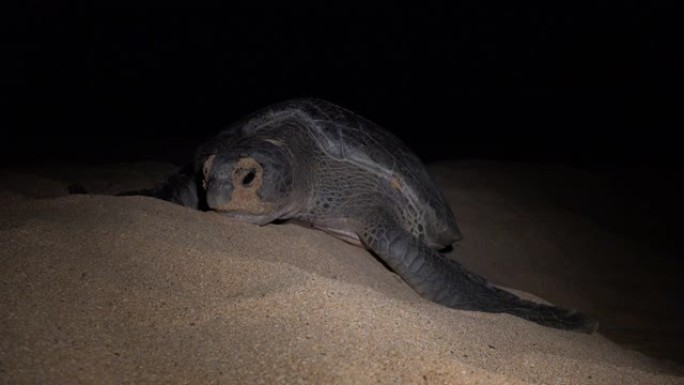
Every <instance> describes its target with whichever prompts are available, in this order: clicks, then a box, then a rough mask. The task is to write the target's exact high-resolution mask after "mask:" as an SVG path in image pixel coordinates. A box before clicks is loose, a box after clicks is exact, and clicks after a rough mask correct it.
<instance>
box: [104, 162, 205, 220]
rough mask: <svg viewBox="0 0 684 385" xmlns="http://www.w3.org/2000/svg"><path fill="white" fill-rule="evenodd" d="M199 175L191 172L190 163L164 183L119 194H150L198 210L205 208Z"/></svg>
mask: <svg viewBox="0 0 684 385" xmlns="http://www.w3.org/2000/svg"><path fill="white" fill-rule="evenodd" d="M198 177H199V176H198V175H197V174H196V173H194V172H193V170H192V167H191V165H190V166H186V167H184V168H183V169H181V171H180V172H178V173H177V174H173V175H171V176H170V177H169V178H168V179H167V180H166V182H164V184H162V185H160V186H157V187H155V188H151V189H147V190H136V191H126V192H123V193H120V194H117V195H119V196H131V195H142V196H150V197H155V198H159V199H163V200H165V201H169V202H173V203H176V204H179V205H181V206H186V207H191V208H194V209H198V210H205V209H206V202H205V201H204V197H203V196H202V195H201V194H199V191H198V189H199V187H198V185H199V181H198V180H197V178H198Z"/></svg>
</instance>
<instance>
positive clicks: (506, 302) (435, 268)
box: [359, 214, 598, 333]
mask: <svg viewBox="0 0 684 385" xmlns="http://www.w3.org/2000/svg"><path fill="white" fill-rule="evenodd" d="M370 217H372V218H373V219H372V223H368V224H367V225H366V226H364V228H362V229H361V231H359V236H360V237H361V239H362V241H363V242H364V243H365V244H366V245H367V246H368V247H369V248H370V249H372V250H373V251H374V252H375V253H376V254H378V255H379V256H380V257H381V258H382V259H383V260H384V261H385V262H386V263H387V264H388V265H389V266H390V267H391V268H392V269H393V270H394V271H395V272H396V273H397V274H399V275H400V276H401V277H402V278H403V279H404V280H405V281H406V282H407V283H408V284H409V285H410V286H411V287H412V288H413V289H414V290H415V291H416V292H418V293H419V294H420V295H422V296H423V297H425V298H427V299H430V300H432V301H434V302H437V303H439V304H441V305H444V306H448V307H451V308H455V309H463V310H477V311H484V312H493V313H509V314H513V315H515V316H518V317H521V318H523V319H526V320H530V321H533V322H536V323H538V324H541V325H545V326H550V327H554V328H558V329H566V330H575V331H581V332H587V333H591V332H594V331H596V329H597V328H598V322H596V320H594V319H592V318H590V317H587V316H585V315H583V314H581V313H579V312H577V311H575V310H567V309H563V308H559V307H555V306H549V305H542V304H538V303H534V302H532V301H526V300H523V299H521V298H519V297H517V296H515V295H513V294H511V293H509V292H507V291H504V290H501V289H499V288H497V287H495V286H493V285H492V284H490V283H489V282H487V281H486V280H485V279H484V278H482V277H480V276H478V275H475V274H473V273H471V272H469V271H467V270H466V269H465V268H464V267H463V266H462V265H461V264H459V263H458V262H455V261H452V260H450V259H448V258H446V257H444V256H443V255H441V254H439V253H438V252H437V251H435V250H433V249H431V248H429V247H427V246H426V245H424V244H423V243H421V242H419V241H418V240H416V239H415V238H414V237H413V236H411V235H410V234H409V233H407V232H406V231H404V230H403V229H402V228H401V227H400V226H399V225H398V224H397V223H396V222H395V221H394V220H392V219H391V217H390V216H389V215H385V214H378V215H375V216H370Z"/></svg>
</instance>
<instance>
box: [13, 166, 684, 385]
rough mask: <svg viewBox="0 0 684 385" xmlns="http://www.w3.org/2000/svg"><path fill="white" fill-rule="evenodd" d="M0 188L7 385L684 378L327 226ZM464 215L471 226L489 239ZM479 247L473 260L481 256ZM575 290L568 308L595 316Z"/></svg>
mask: <svg viewBox="0 0 684 385" xmlns="http://www.w3.org/2000/svg"><path fill="white" fill-rule="evenodd" d="M58 179H59V178H58ZM18 184H22V186H23V187H22V188H18V186H17V185H18ZM0 185H1V186H2V187H3V189H0V218H2V219H1V221H0V244H1V245H2V251H0V256H1V257H0V281H1V282H2V285H3V295H2V297H1V299H0V314H1V317H2V319H1V321H0V337H1V339H0V382H2V383H63V384H67V383H68V384H71V383H93V384H110V383H111V384H122V383H178V384H183V383H196V384H206V383H245V384H275V383H283V384H292V383H350V384H359V383H411V384H413V383H430V384H432V383H447V384H454V383H458V384H471V383H472V384H476V383H479V384H516V383H554V384H555V383H562V384H580V383H581V384H592V383H596V384H606V383H620V384H676V383H684V379H683V378H682V377H678V376H677V375H676V373H675V372H674V370H673V369H672V368H669V369H668V368H666V367H665V366H664V365H662V364H661V363H659V362H658V361H655V360H653V359H650V358H648V357H646V356H644V355H642V354H640V353H636V352H631V351H627V350H625V349H624V348H622V347H620V346H618V345H616V344H615V343H613V342H611V341H609V340H608V339H606V338H604V337H603V336H601V335H599V334H594V335H585V334H579V333H572V332H563V331H559V330H554V329H550V328H545V327H542V326H538V325H536V324H533V323H530V322H526V321H523V320H521V319H518V318H515V317H512V316H509V315H498V314H485V313H477V312H464V311H457V310H452V309H447V308H443V307H440V306H438V305H435V304H432V303H430V302H427V301H425V300H423V299H421V298H419V297H418V296H417V295H416V294H415V293H414V292H413V291H412V290H411V289H410V288H409V287H408V286H407V285H406V284H404V283H403V282H402V281H401V280H400V279H399V278H398V277H397V276H396V275H394V274H393V273H392V272H390V271H388V270H387V269H386V268H385V267H384V266H383V265H382V264H380V263H379V262H378V261H377V260H375V259H374V258H373V257H372V256H371V255H370V254H368V253H367V252H366V251H364V250H362V249H360V248H356V247H354V246H351V245H348V244H346V243H344V242H341V241H339V240H336V239H334V238H332V237H330V236H329V235H327V234H324V233H322V232H318V231H313V230H310V229H306V228H303V227H299V226H294V225H287V224H286V225H270V226H265V227H257V226H253V225H249V224H244V223H239V222H236V221H233V220H230V219H228V218H225V217H222V216H219V215H217V214H214V213H204V212H197V211H193V210H189V209H187V208H183V207H180V206H176V205H173V204H170V203H167V202H162V201H158V200H155V199H151V198H144V197H111V196H104V195H96V196H86V195H71V196H59V195H63V193H65V191H66V186H67V185H68V183H67V182H64V181H63V179H59V180H56V179H49V178H46V177H45V176H42V177H41V176H36V175H35V174H34V175H32V176H26V175H25V174H22V176H17V174H12V175H9V176H8V175H5V176H4V177H3V179H2V183H1V184H0ZM121 185H122V186H125V185H126V183H125V182H122V183H121ZM26 186H28V187H26ZM35 188H38V189H39V190H41V189H42V191H43V193H41V194H36V193H35ZM452 188H453V187H449V186H447V190H448V191H449V194H451V196H450V199H451V200H452V202H455V203H456V205H464V206H467V205H465V204H464V203H463V201H462V198H463V195H461V196H459V195H458V194H456V195H454V194H455V192H454V191H452V190H450V189H452ZM31 191H33V192H31ZM60 191H61V192H63V193H62V194H60ZM461 208H463V207H461ZM471 209H472V210H473V211H476V210H477V207H472V208H471ZM465 211H466V212H465V217H466V223H469V224H467V225H466V226H465V228H466V229H467V230H464V232H472V231H473V230H474V229H478V227H477V221H475V222H473V220H474V219H473V218H475V217H476V215H475V214H472V217H469V215H471V214H468V210H465ZM502 216H503V217H505V216H506V213H503V214H502ZM480 241H481V240H480V239H479V238H478V237H475V238H474V241H473V243H470V244H464V245H463V246H462V247H458V248H457V249H456V252H457V254H458V252H464V254H465V255H466V256H465V259H466V260H467V262H468V263H470V264H473V261H474V260H475V259H474V258H473V257H472V256H473V254H474V253H476V252H478V250H479V249H478V246H477V245H478V242H480ZM496 242H499V243H500V245H501V246H502V247H506V248H510V244H507V242H509V241H507V240H506V238H505V237H503V238H501V237H500V238H499V241H496V240H495V242H494V243H496ZM530 242H531V241H530ZM541 245H542V246H541V247H544V244H543V242H542V243H541ZM518 247H523V246H518ZM519 251H520V252H521V253H522V251H523V250H519ZM554 255H555V254H554ZM509 258H510V260H504V262H502V265H501V266H504V267H503V268H502V269H504V273H505V269H506V266H507V264H515V263H516V261H515V260H513V258H516V255H515V254H514V255H513V256H509ZM528 258H532V257H528ZM552 262H553V263H556V262H557V261H556V259H554V258H552ZM552 262H548V264H549V266H551V265H552V264H553V263H552ZM517 263H520V262H517ZM526 263H527V262H526ZM488 264H489V262H487V260H485V262H484V263H483V264H482V265H481V266H480V269H479V271H481V272H482V273H483V274H484V273H485V272H487V271H489V269H490V268H491V269H494V267H492V266H489V265H488ZM533 267H534V266H532V268H533ZM563 268H564V266H561V268H560V269H561V270H562V269H563ZM532 270H534V269H532ZM555 270H557V269H556V268H553V267H545V266H541V269H540V270H537V272H539V271H541V272H542V273H543V272H545V271H551V272H553V271H555ZM571 273H572V271H571V272H570V273H568V274H569V275H571ZM519 274H523V273H522V272H521V273H519ZM500 275H503V274H501V272H500ZM534 276H535V275H534V274H532V273H527V275H525V277H527V278H529V279H531V278H532V277H534ZM536 276H538V275H536ZM499 281H500V283H504V284H505V283H507V282H501V281H505V280H499ZM563 282H565V281H563V280H561V283H560V284H557V286H553V285H551V286H552V287H551V288H550V289H551V290H550V291H551V292H554V290H556V291H557V292H560V291H561V290H560V289H564V287H563V285H565V284H564V283H563ZM511 283H513V282H511ZM509 285H510V283H509ZM548 285H549V284H548V283H545V282H542V283H541V284H540V286H539V287H542V288H544V287H547V286H548ZM510 286H515V287H520V285H518V286H516V285H510ZM523 288H524V287H523ZM570 292H572V293H574V294H573V295H575V296H576V297H577V298H576V299H573V295H570V296H568V297H564V300H565V301H566V302H567V303H565V305H572V306H575V307H580V305H582V304H583V303H584V302H582V300H580V299H579V298H582V296H583V295H584V293H583V292H582V291H581V290H578V291H572V290H570ZM535 293H536V294H541V293H544V291H542V290H540V291H537V292H535ZM545 297H546V295H545ZM547 299H550V298H547ZM586 302H587V303H590V302H591V301H589V300H586Z"/></svg>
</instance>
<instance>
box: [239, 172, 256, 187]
mask: <svg viewBox="0 0 684 385" xmlns="http://www.w3.org/2000/svg"><path fill="white" fill-rule="evenodd" d="M255 176H256V170H254V169H252V170H249V172H248V173H247V174H245V176H244V177H243V178H242V185H243V186H249V184H250V183H252V181H253V180H254V177H255Z"/></svg>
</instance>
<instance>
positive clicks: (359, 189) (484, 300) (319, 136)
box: [162, 99, 597, 332]
mask: <svg viewBox="0 0 684 385" xmlns="http://www.w3.org/2000/svg"><path fill="white" fill-rule="evenodd" d="M195 171H196V174H195V175H188V176H186V177H182V176H181V177H176V179H175V181H174V183H173V184H174V186H178V185H179V186H180V187H178V188H175V189H170V188H169V187H168V186H167V187H165V189H164V190H163V191H164V194H162V195H163V198H165V199H169V200H172V201H176V202H177V203H180V204H183V205H186V206H195V207H198V208H201V207H202V206H206V207H207V208H209V209H211V210H214V211H216V212H219V213H222V214H225V215H228V216H230V217H234V218H236V219H239V220H244V221H249V222H253V223H257V224H261V225H263V224H267V223H270V222H272V221H274V220H279V219H280V220H282V219H290V218H295V219H298V220H303V221H306V222H309V223H311V224H312V225H313V226H315V227H317V228H320V229H322V230H326V231H328V232H330V233H332V234H334V235H336V236H338V237H340V238H343V239H345V240H347V241H350V242H354V243H358V244H361V245H363V246H365V247H367V248H368V249H370V250H371V251H373V252H374V253H375V254H377V255H378V256H379V257H380V258H382V259H383V260H384V261H385V262H386V263H387V265H389V267H390V268H392V270H394V271H395V272H396V273H397V274H399V275H400V276H401V277H402V278H403V279H404V280H405V281H406V282H407V283H408V284H409V285H410V286H411V287H412V288H413V289H414V290H416V292H418V293H419V294H420V295H422V296H423V297H425V298H428V299H430V300H432V301H435V302H437V303H439V304H442V305H445V306H448V307H452V308H457V309H466V310H479V311H486V312H505V313H510V314H513V315H516V316H519V317H521V318H524V319H528V320H531V321H534V322H537V323H539V324H542V325H546V326H552V327H556V328H561V329H570V330H577V331H585V332H592V331H594V330H596V328H597V323H596V321H594V320H592V319H590V318H588V317H586V316H584V315H582V314H581V313H578V312H576V311H574V310H566V309H562V308H558V307H554V306H547V305H541V304H536V303H533V302H530V301H525V300H522V299H520V298H518V297H516V296H515V295H513V294H511V293H508V292H506V291H503V290H500V289H498V288H496V287H494V286H492V285H491V284H489V283H488V282H487V281H486V280H485V279H483V278H481V277H479V276H477V275H475V274H473V273H470V272H468V271H467V270H465V269H464V268H463V266H461V265H460V264H459V263H457V262H455V261H452V260H449V259H447V258H445V257H444V256H443V255H441V254H440V253H439V252H437V251H436V250H435V249H439V248H443V247H446V246H448V245H449V244H451V243H453V242H454V241H457V240H459V239H460V237H461V236H460V233H459V231H458V228H457V226H456V221H455V219H454V216H453V214H452V212H451V210H450V209H449V207H448V205H447V203H446V201H445V199H444V197H443V195H442V194H441V192H440V191H439V189H438V188H437V187H436V185H435V183H434V181H433V180H432V178H431V177H430V176H429V175H428V173H427V171H426V170H425V167H424V166H423V164H422V163H421V162H420V160H419V159H418V158H417V157H416V156H415V155H414V154H413V153H412V152H411V151H410V149H409V148H408V147H406V146H405V145H404V144H403V143H401V142H400V141H399V139H397V138H396V137H394V136H393V135H392V134H390V133H389V132H387V131H385V130H384V129H382V128H380V127H379V126H377V125H376V124H374V123H372V122H370V121H368V120H366V119H364V118H362V117H360V116H358V115H356V114H354V113H352V112H350V111H348V110H345V109H343V108H341V107H339V106H336V105H334V104H332V103H329V102H326V101H323V100H317V99H298V100H291V101H286V102H283V103H279V104H276V105H273V106H269V107H266V108H265V109H263V110H261V111H258V112H257V113H255V114H253V115H251V116H249V117H247V118H246V119H244V120H242V121H240V122H238V123H235V124H234V125H232V126H231V127H230V128H228V129H227V130H225V131H223V132H221V133H219V134H218V135H217V136H216V137H214V138H213V139H211V140H209V141H207V142H206V143H205V144H203V145H202V146H200V147H199V149H198V151H197V154H196V160H195Z"/></svg>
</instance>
